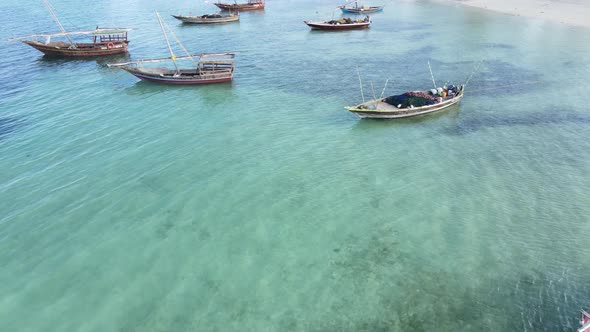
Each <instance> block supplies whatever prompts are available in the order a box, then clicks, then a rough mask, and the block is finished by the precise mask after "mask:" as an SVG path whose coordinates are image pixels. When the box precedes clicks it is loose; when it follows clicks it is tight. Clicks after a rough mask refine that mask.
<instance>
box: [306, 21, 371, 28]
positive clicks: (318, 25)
mask: <svg viewBox="0 0 590 332" xmlns="http://www.w3.org/2000/svg"><path fill="white" fill-rule="evenodd" d="M303 23H305V24H307V26H309V27H310V28H311V29H312V30H361V29H367V28H368V27H369V26H370V25H371V22H363V23H350V24H328V23H323V22H308V21H303Z"/></svg>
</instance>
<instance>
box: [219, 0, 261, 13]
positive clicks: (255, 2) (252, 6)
mask: <svg viewBox="0 0 590 332" xmlns="http://www.w3.org/2000/svg"><path fill="white" fill-rule="evenodd" d="M214 5H215V6H217V7H219V8H220V9H221V10H231V11H237V12H240V11H242V12H243V11H248V10H260V9H264V0H248V2H247V3H237V2H234V3H223V2H216V3H214Z"/></svg>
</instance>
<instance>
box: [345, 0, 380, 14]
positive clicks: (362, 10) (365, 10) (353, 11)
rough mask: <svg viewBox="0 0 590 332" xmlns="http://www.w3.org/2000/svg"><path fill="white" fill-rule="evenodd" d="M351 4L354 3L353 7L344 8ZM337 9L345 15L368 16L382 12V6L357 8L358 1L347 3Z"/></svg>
mask: <svg viewBox="0 0 590 332" xmlns="http://www.w3.org/2000/svg"><path fill="white" fill-rule="evenodd" d="M351 2H354V6H352V7H346V6H347V5H348V4H350V3H351ZM338 8H340V10H342V12H343V13H345V14H369V13H376V12H380V11H383V6H366V5H361V6H359V4H358V1H349V2H347V3H345V4H344V5H342V6H339V7H338Z"/></svg>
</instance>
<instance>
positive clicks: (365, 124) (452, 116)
mask: <svg viewBox="0 0 590 332" xmlns="http://www.w3.org/2000/svg"><path fill="white" fill-rule="evenodd" d="M460 109H461V106H460V105H458V104H455V105H452V106H449V107H448V108H447V109H445V110H443V111H440V112H437V113H431V114H424V115H417V116H413V117H409V118H399V119H374V118H368V119H358V117H357V116H354V115H352V114H351V116H354V118H356V119H357V120H358V122H357V123H356V125H355V126H354V127H353V130H357V129H358V130H368V129H370V128H385V127H398V126H408V125H412V124H422V123H423V122H432V121H435V120H437V119H449V120H451V121H458V120H459V118H460V112H459V111H460Z"/></svg>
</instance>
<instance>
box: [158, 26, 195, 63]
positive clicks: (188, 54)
mask: <svg viewBox="0 0 590 332" xmlns="http://www.w3.org/2000/svg"><path fill="white" fill-rule="evenodd" d="M162 24H163V25H164V26H165V27H166V29H168V32H170V34H171V35H172V38H174V40H175V41H176V43H177V44H178V46H180V48H182V50H183V51H184V53H186V56H187V57H189V58H190V59H191V61H192V62H193V63H194V64H195V67H197V69H198V68H199V63H198V62H196V61H195V59H194V58H193V56H192V54H190V53H189V51H188V50H187V49H186V47H184V45H183V44H182V43H181V42H180V40H179V39H178V37H176V34H175V33H174V31H172V29H170V27H169V26H168V24H166V23H165V22H162ZM175 58H176V57H175Z"/></svg>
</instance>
